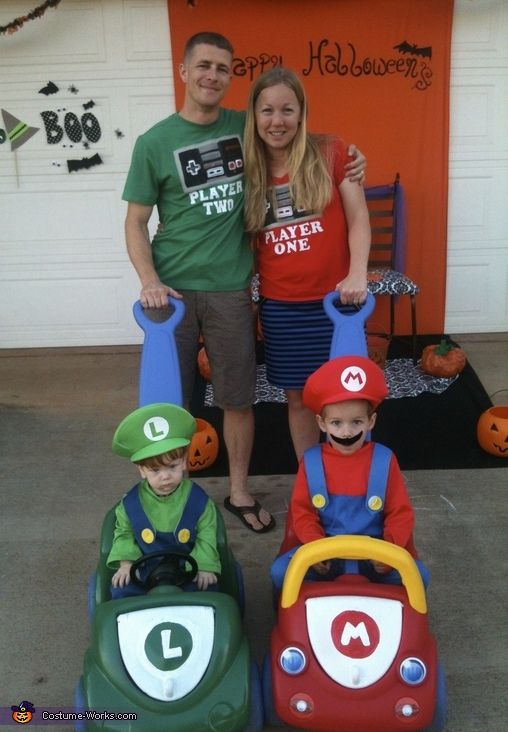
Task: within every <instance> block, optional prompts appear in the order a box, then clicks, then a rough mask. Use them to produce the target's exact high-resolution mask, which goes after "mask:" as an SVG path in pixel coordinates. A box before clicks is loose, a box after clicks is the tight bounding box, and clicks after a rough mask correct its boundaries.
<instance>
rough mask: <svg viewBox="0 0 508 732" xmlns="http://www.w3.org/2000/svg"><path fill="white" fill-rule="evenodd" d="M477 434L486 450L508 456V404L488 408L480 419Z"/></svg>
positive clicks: (493, 453)
mask: <svg viewBox="0 0 508 732" xmlns="http://www.w3.org/2000/svg"><path fill="white" fill-rule="evenodd" d="M476 436H477V438H478V442H479V444H480V447H481V448H483V449H484V450H485V452H489V453H490V454H491V455H496V457H504V458H508V406H504V407H490V409H487V411H486V412H484V413H483V414H482V415H481V416H480V419H479V420H478V424H477V427H476Z"/></svg>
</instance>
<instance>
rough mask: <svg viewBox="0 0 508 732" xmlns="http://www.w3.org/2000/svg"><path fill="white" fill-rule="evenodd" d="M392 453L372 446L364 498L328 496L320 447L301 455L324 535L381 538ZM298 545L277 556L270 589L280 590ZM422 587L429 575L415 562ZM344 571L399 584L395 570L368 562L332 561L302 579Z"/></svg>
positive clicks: (310, 571)
mask: <svg viewBox="0 0 508 732" xmlns="http://www.w3.org/2000/svg"><path fill="white" fill-rule="evenodd" d="M391 458H392V451H391V450H389V449H388V448H387V447H385V446H384V445H379V444H377V443H375V444H374V450H373V454H372V462H371V465H370V472H369V480H368V485H367V494H366V495H365V496H345V495H330V494H329V493H328V489H327V487H326V479H325V472H324V467H323V459H322V454H321V445H314V447H311V448H309V449H308V450H306V451H305V453H304V456H303V461H304V467H305V473H306V477H307V485H308V488H309V496H310V499H311V502H312V505H313V506H314V507H315V508H316V509H317V510H318V511H319V520H320V522H321V525H322V527H323V529H324V531H325V534H326V536H341V535H344V534H355V535H358V536H371V537H373V538H375V539H382V538H383V528H384V515H383V508H384V505H385V496H386V487H387V483H388V473H389V470H390V461H391ZM299 546H301V544H299V545H298V546H295V547H293V548H292V549H290V550H289V551H287V552H285V553H284V554H281V555H280V556H278V557H277V558H276V559H275V561H274V562H273V564H272V568H271V570H270V573H271V577H272V582H273V584H274V587H275V588H276V589H278V590H280V589H281V588H282V583H283V581H284V575H285V573H286V569H287V567H288V564H289V562H290V560H291V557H292V556H293V554H294V553H295V552H296V550H297V549H298V548H299ZM415 561H416V563H417V565H418V569H419V570H420V574H421V575H422V580H423V583H424V585H425V586H427V584H428V580H429V573H428V570H427V569H426V568H425V567H424V565H423V564H422V563H421V562H419V561H418V560H415ZM344 572H348V573H349V572H351V573H356V572H360V574H363V575H365V576H367V577H368V578H369V579H370V580H371V581H374V582H381V583H388V584H401V579H400V575H399V573H398V572H397V571H396V570H394V569H393V570H391V571H390V572H388V573H386V574H380V573H378V572H376V571H375V569H374V567H373V565H372V563H371V562H368V561H360V562H356V561H351V560H333V561H332V562H331V567H330V571H329V572H328V573H327V574H325V575H321V574H318V573H317V572H315V571H314V570H312V569H309V570H308V572H307V574H306V575H305V578H306V579H307V580H312V581H320V580H331V579H334V578H335V577H337V576H339V575H341V574H344Z"/></svg>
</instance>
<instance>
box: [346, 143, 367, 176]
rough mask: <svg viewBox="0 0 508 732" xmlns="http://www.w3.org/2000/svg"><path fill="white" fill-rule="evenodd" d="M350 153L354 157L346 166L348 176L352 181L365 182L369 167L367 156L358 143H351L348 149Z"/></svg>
mask: <svg viewBox="0 0 508 732" xmlns="http://www.w3.org/2000/svg"><path fill="white" fill-rule="evenodd" d="M347 152H348V155H349V156H351V157H352V158H353V160H351V162H350V163H347V164H346V165H345V166H344V167H345V171H346V178H348V180H350V181H351V183H363V182H364V180H365V168H366V167H367V158H366V157H365V155H364V154H363V153H362V151H361V150H359V149H358V148H357V147H356V145H349V147H348V149H347Z"/></svg>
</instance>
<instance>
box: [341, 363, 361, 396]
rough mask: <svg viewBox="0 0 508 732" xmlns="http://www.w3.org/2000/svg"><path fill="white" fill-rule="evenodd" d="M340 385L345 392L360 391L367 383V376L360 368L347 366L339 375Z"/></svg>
mask: <svg viewBox="0 0 508 732" xmlns="http://www.w3.org/2000/svg"><path fill="white" fill-rule="evenodd" d="M340 383H341V384H342V386H343V387H344V389H346V391H361V390H362V389H363V387H364V386H365V384H366V383H367V376H366V374H365V371H364V370H363V369H362V368H361V367H360V366H348V367H347V368H345V369H344V371H343V372H342V373H341V375H340Z"/></svg>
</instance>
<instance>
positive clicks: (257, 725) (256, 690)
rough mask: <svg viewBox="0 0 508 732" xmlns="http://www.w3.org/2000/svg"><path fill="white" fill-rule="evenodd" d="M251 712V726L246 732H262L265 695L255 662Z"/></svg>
mask: <svg viewBox="0 0 508 732" xmlns="http://www.w3.org/2000/svg"><path fill="white" fill-rule="evenodd" d="M249 687H250V712H249V724H248V726H247V727H246V729H245V732H261V730H262V729H263V694H262V692H261V679H260V677H259V669H258V667H257V664H256V663H255V662H254V661H251V664H250V679H249Z"/></svg>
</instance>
